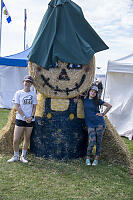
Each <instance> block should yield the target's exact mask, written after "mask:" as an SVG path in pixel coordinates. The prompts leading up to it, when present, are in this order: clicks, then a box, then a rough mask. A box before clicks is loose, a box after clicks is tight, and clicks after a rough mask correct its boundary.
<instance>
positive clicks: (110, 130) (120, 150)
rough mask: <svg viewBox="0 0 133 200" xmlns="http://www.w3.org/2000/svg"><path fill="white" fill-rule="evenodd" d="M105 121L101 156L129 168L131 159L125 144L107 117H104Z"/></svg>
mask: <svg viewBox="0 0 133 200" xmlns="http://www.w3.org/2000/svg"><path fill="white" fill-rule="evenodd" d="M105 122H106V130H105V132H104V136H103V142H102V152H101V158H103V159H104V160H106V161H107V162H109V163H115V164H122V165H125V166H127V167H129V168H131V167H132V163H131V160H132V159H131V155H130V152H129V150H128V148H127V146H126V144H125V143H124V141H123V140H122V138H121V137H120V136H119V135H118V133H117V131H116V130H115V128H114V127H113V125H112V124H111V123H110V121H109V119H108V118H107V117H105Z"/></svg>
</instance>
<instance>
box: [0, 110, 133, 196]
mask: <svg viewBox="0 0 133 200" xmlns="http://www.w3.org/2000/svg"><path fill="white" fill-rule="evenodd" d="M8 114H9V111H7V110H1V109H0V122H1V121H2V123H1V124H0V128H2V126H4V124H5V123H6V122H7V117H8ZM124 141H125V142H126V144H127V146H128V147H129V150H130V152H131V154H132V155H133V141H128V140H127V139H124ZM10 156H11V155H2V154H0V200H78V199H79V200H80V199H82V200H133V179H132V177H131V176H130V175H129V171H128V169H126V168H125V167H122V166H115V165H111V164H107V163H105V162H104V161H103V160H101V161H100V163H99V165H98V166H86V165H85V160H84V159H78V160H73V161H68V162H66V161H64V162H63V161H53V160H45V159H42V158H36V157H35V156H33V155H31V154H30V153H28V160H29V163H28V165H24V164H22V163H21V162H20V161H19V162H16V163H10V164H9V163H7V160H8V159H9V158H10Z"/></svg>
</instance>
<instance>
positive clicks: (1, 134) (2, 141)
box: [0, 108, 16, 154]
mask: <svg viewBox="0 0 133 200" xmlns="http://www.w3.org/2000/svg"><path fill="white" fill-rule="evenodd" d="M15 119H16V111H15V108H13V109H12V110H11V111H10V114H9V117H8V122H7V124H6V125H5V126H4V127H3V128H2V130H0V152H1V153H5V154H6V153H12V152H13V132H14V127H15Z"/></svg>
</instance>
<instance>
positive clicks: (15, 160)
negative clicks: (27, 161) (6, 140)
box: [7, 156, 19, 163]
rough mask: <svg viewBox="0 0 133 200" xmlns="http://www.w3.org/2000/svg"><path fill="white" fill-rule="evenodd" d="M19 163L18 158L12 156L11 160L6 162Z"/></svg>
mask: <svg viewBox="0 0 133 200" xmlns="http://www.w3.org/2000/svg"><path fill="white" fill-rule="evenodd" d="M17 161H19V157H18V156H13V157H12V158H11V159H9V160H8V161H7V162H9V163H11V162H17Z"/></svg>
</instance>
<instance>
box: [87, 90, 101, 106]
mask: <svg viewBox="0 0 133 200" xmlns="http://www.w3.org/2000/svg"><path fill="white" fill-rule="evenodd" d="M90 90H91V87H90V89H89V90H88V97H89V93H90ZM93 101H94V104H95V106H96V107H98V106H99V98H98V92H97V91H96V96H95V97H94V98H93Z"/></svg>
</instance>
